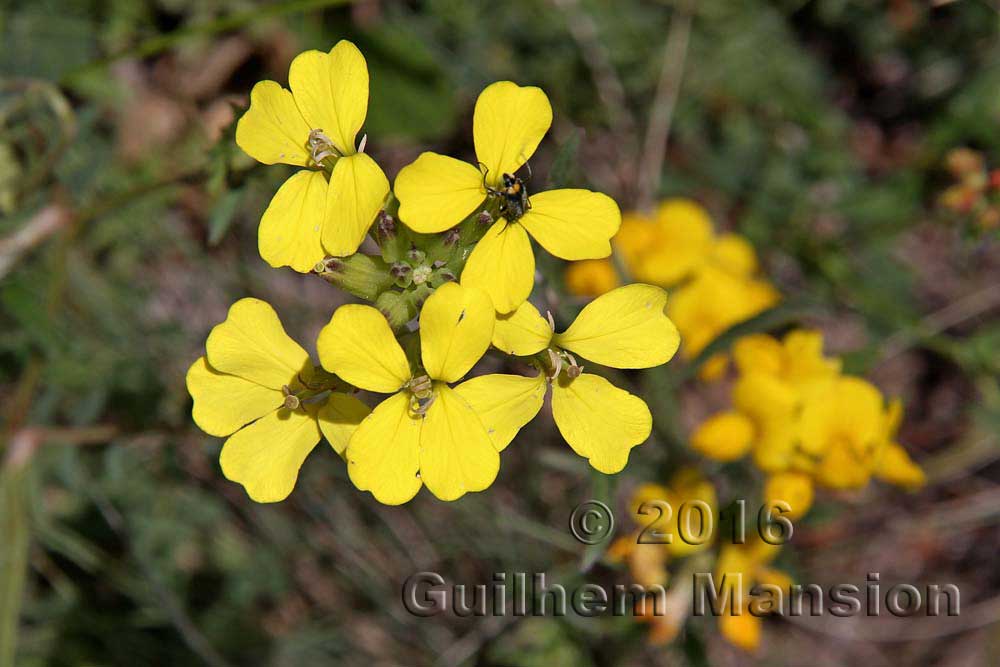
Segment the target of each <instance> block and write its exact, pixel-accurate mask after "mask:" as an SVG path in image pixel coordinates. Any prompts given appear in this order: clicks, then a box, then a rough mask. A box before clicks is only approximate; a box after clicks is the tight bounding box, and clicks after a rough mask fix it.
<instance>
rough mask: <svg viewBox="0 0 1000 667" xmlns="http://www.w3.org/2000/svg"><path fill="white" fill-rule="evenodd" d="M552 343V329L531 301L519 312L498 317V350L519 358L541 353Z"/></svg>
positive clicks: (495, 337)
mask: <svg viewBox="0 0 1000 667" xmlns="http://www.w3.org/2000/svg"><path fill="white" fill-rule="evenodd" d="M550 342H552V327H550V326H549V323H548V321H547V320H546V319H545V318H544V317H542V316H541V314H539V312H538V309H537V308H535V306H534V305H533V304H532V303H531V302H530V301H525V302H524V303H522V304H521V305H520V306H518V307H517V310H515V311H514V312H511V313H507V314H506V315H499V316H497V325H496V327H495V328H494V329H493V345H494V347H496V348H497V349H498V350H501V351H503V352H505V353H507V354H513V355H516V356H518V357H527V356H530V355H532V354H535V353H536V352H541V351H542V350H544V349H545V348H547V347H548V346H549V343H550Z"/></svg>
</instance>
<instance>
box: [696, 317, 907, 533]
mask: <svg viewBox="0 0 1000 667" xmlns="http://www.w3.org/2000/svg"><path fill="white" fill-rule="evenodd" d="M733 359H734V361H735V365H736V368H737V371H738V377H737V379H736V381H735V384H734V385H733V390H732V401H733V406H732V409H730V410H727V411H725V412H720V413H718V414H715V415H713V416H711V417H709V418H708V419H707V420H706V421H705V422H703V423H702V424H701V425H700V426H699V427H698V428H697V430H696V431H695V432H694V433H693V434H692V436H691V446H692V447H693V448H694V449H695V450H697V451H698V452H700V453H702V454H704V455H705V456H707V457H709V458H712V459H715V460H717V461H734V460H737V459H740V458H742V457H743V456H745V455H747V454H750V455H751V457H752V459H753V462H754V464H755V465H756V466H757V467H758V468H760V469H761V470H762V471H764V472H765V473H766V474H767V475H768V478H767V480H766V483H765V486H764V496H765V500H768V501H773V500H784V501H786V502H788V503H789V505H790V506H791V513H790V514H789V516H790V517H792V518H795V517H801V516H803V515H804V514H805V513H806V512H807V511H808V510H809V507H810V506H811V505H812V501H813V490H814V489H813V487H814V484H818V485H821V486H824V487H827V488H831V489H857V488H861V487H863V486H865V485H866V484H868V481H869V480H870V479H871V478H872V477H876V478H878V479H882V480H884V481H887V482H890V483H893V484H898V485H900V486H903V487H906V488H917V487H919V486H921V485H922V484H923V483H924V481H925V480H924V473H923V471H922V470H921V469H920V467H919V466H918V465H916V464H915V463H914V462H913V461H912V460H911V459H910V457H909V455H908V454H907V453H906V450H905V449H903V447H902V446H901V445H900V444H899V443H897V442H896V430H897V429H898V427H899V423H900V420H901V418H902V405H901V404H900V403H899V401H892V402H891V403H889V404H888V405H886V402H885V400H884V398H883V397H882V394H881V393H880V392H879V390H878V389H877V388H876V387H875V386H873V385H872V384H871V383H869V382H867V381H865V380H863V379H861V378H858V377H854V376H851V375H844V374H843V373H842V372H841V362H840V360H839V359H836V358H828V357H825V356H823V337H822V335H821V334H820V333H819V332H816V331H806V330H795V331H791V332H789V333H788V334H787V335H785V337H784V338H783V339H781V340H778V339H776V338H773V337H771V336H768V335H765V334H754V335H751V336H745V337H743V338H741V339H740V340H738V341H737V342H736V343H735V344H734V345H733Z"/></svg>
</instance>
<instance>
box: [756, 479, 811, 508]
mask: <svg viewBox="0 0 1000 667" xmlns="http://www.w3.org/2000/svg"><path fill="white" fill-rule="evenodd" d="M778 501H781V502H784V503H787V504H788V507H789V511H788V512H785V513H784V514H783V516H786V517H788V518H789V519H800V518H802V517H804V516H805V515H806V513H807V512H808V511H809V509H810V508H811V507H812V504H813V479H812V477H811V476H810V475H808V474H806V473H803V472H797V471H794V470H789V471H785V472H778V473H774V474H773V475H769V476H768V478H767V481H765V482H764V502H765V503H767V504H771V505H773V503H776V502H778Z"/></svg>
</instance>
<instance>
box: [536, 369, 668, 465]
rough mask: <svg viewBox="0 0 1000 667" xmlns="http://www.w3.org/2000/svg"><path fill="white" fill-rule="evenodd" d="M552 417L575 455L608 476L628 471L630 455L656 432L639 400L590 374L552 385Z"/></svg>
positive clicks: (647, 410)
mask: <svg viewBox="0 0 1000 667" xmlns="http://www.w3.org/2000/svg"><path fill="white" fill-rule="evenodd" d="M552 416H553V417H554V418H555V420H556V426H558V427H559V432H560V433H562V436H563V438H564V439H565V440H566V442H567V443H569V446H570V447H572V448H573V451H575V452H576V453H577V454H579V455H580V456H583V457H584V458H586V459H588V460H589V461H590V465H592V466H593V467H594V468H596V469H597V470H599V471H600V472H603V473H606V474H609V475H610V474H613V473H616V472H619V471H620V470H621V469H622V468H624V467H625V464H626V463H627V462H628V455H629V451H630V450H631V449H632V448H633V447H635V446H636V445H639V444H641V443H643V442H645V440H646V438H648V437H649V432H650V431H651V430H652V428H653V417H652V415H650V413H649V408H648V407H647V406H646V404H645V403H644V402H643V401H642V400H641V399H640V398H638V397H637V396H633V395H632V394H630V393H628V392H627V391H625V390H623V389H619V388H618V387H616V386H614V385H613V384H611V383H610V382H608V381H607V380H605V379H604V378H602V377H600V376H597V375H591V374H589V373H584V374H582V375H580V376H579V377H578V378H576V379H575V380H568V379H567V378H566V377H565V375H563V376H561V377H560V378H559V380H558V381H556V382H553V383H552Z"/></svg>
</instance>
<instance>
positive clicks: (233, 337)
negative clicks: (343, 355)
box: [205, 299, 312, 390]
mask: <svg viewBox="0 0 1000 667" xmlns="http://www.w3.org/2000/svg"><path fill="white" fill-rule="evenodd" d="M205 348H206V350H207V352H208V354H207V356H208V363H209V364H211V365H212V368H214V369H215V370H217V371H219V372H220V373H228V374H229V375H236V376H238V377H241V378H243V379H244V380H250V381H251V382H256V383H257V384H260V385H263V386H265V387H270V388H271V389H279V390H280V389H281V388H282V386H284V385H287V384H292V383H293V382H294V381H295V379H296V377H297V376H298V374H299V373H300V372H302V371H303V370H312V366H311V364H310V362H309V355H308V354H306V351H305V350H303V349H302V347H301V346H300V345H299V344H298V343H296V342H295V341H294V340H292V339H291V338H289V337H288V334H287V333H285V329H284V327H282V326H281V320H279V319H278V314H277V313H275V312H274V308H272V307H271V306H270V305H269V304H268V303H266V302H264V301H261V300H260V299H240V300H239V301H237V302H236V303H234V304H233V305H232V306H230V308H229V315H228V317H226V321H225V322H222V323H221V324H219V325H216V327H215V328H214V329H212V333H210V334H209V335H208V340H207V341H206V342H205Z"/></svg>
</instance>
